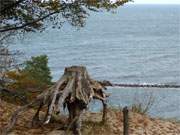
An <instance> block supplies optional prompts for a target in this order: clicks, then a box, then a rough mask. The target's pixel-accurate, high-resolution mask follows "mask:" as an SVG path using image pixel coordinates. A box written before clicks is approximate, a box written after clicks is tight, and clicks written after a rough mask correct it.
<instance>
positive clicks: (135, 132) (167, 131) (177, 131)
mask: <svg viewBox="0 0 180 135" xmlns="http://www.w3.org/2000/svg"><path fill="white" fill-rule="evenodd" d="M17 108H18V107H17V106H15V105H13V104H9V103H6V102H4V101H0V116H1V117H0V130H2V129H3V127H4V126H5V125H6V124H7V121H8V119H9V116H10V115H11V114H12V112H13V111H14V110H16V109H17ZM33 114H34V110H32V109H31V110H29V111H28V112H25V113H23V114H22V115H21V117H20V119H19V121H18V123H17V125H16V127H15V129H14V130H13V132H12V133H10V134H11V135H61V134H71V133H70V132H68V133H67V132H66V133H65V131H64V130H61V129H60V128H61V127H62V126H63V125H64V124H65V123H66V122H65V121H66V117H62V118H61V120H60V121H58V122H54V123H51V124H48V125H41V126H39V127H36V128H31V126H30V125H31V124H30V123H31V121H30V119H31V118H32V115H33ZM129 117H130V129H129V132H130V135H180V123H175V122H168V121H163V120H159V119H153V118H150V117H148V116H144V115H140V114H137V113H132V112H130V116H129ZM83 119H84V120H83V128H82V134H83V135H115V134H118V135H121V134H122V132H123V123H122V121H123V117H122V112H121V111H117V110H114V109H110V110H109V111H108V120H107V124H106V125H103V124H102V123H101V122H100V121H101V113H90V112H87V113H85V117H84V118H83Z"/></svg>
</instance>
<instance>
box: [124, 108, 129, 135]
mask: <svg viewBox="0 0 180 135" xmlns="http://www.w3.org/2000/svg"><path fill="white" fill-rule="evenodd" d="M128 113H129V111H128V108H127V107H124V108H123V135H129V132H128V130H129V129H128V128H129V122H128V120H129V114H128Z"/></svg>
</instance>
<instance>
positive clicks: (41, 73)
mask: <svg viewBox="0 0 180 135" xmlns="http://www.w3.org/2000/svg"><path fill="white" fill-rule="evenodd" d="M22 71H23V72H25V73H27V74H28V76H29V78H30V79H32V80H36V82H37V83H39V86H45V85H51V84H52V82H51V80H52V77H51V72H50V69H49V67H48V57H47V56H46V55H40V56H36V57H32V58H31V60H28V61H26V62H25V67H24V69H23V70H22Z"/></svg>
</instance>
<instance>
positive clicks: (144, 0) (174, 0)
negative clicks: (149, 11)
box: [134, 0, 180, 4]
mask: <svg viewBox="0 0 180 135" xmlns="http://www.w3.org/2000/svg"><path fill="white" fill-rule="evenodd" d="M134 3H135V4H180V0H134Z"/></svg>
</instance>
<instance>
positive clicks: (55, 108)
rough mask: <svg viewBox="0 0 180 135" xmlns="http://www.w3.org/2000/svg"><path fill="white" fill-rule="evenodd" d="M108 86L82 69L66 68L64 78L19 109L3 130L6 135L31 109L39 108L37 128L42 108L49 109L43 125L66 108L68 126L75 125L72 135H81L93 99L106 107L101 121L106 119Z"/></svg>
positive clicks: (34, 121)
mask: <svg viewBox="0 0 180 135" xmlns="http://www.w3.org/2000/svg"><path fill="white" fill-rule="evenodd" d="M104 89H105V86H103V83H100V82H98V81H96V80H93V79H91V78H90V76H89V75H88V72H87V70H86V68H85V67H83V66H72V67H67V68H65V70H64V74H63V75H62V77H61V78H60V79H59V80H58V81H57V82H56V84H55V85H53V86H52V87H51V88H49V89H48V90H45V91H44V92H43V93H42V94H40V95H39V96H37V98H36V100H35V101H33V102H31V103H29V104H28V105H26V106H24V107H22V108H20V109H18V110H17V111H16V112H15V113H14V114H13V115H12V117H11V121H10V122H9V124H8V125H7V127H6V128H5V130H4V132H3V133H4V134H7V133H8V132H9V131H10V130H11V129H12V128H13V126H14V124H15V123H16V119H17V117H18V115H19V113H21V112H23V111H26V110H27V109H28V108H29V107H31V106H32V105H33V106H38V109H37V112H36V114H35V115H34V117H33V120H32V124H33V125H36V124H37V123H38V121H39V112H40V110H41V109H42V107H43V106H48V107H47V108H48V109H47V111H46V115H45V117H44V124H47V123H49V121H50V119H51V116H52V114H53V113H54V112H55V113H57V112H58V113H59V112H60V111H61V108H62V107H64V106H67V109H68V111H69V123H70V124H69V125H72V127H71V128H72V129H73V133H74V134H77V135H80V129H81V115H82V112H83V110H85V109H87V106H88V104H89V102H90V101H91V100H92V99H98V100H100V101H101V102H102V104H103V117H102V121H103V122H105V120H106V113H107V104H106V98H107V96H108V95H107V94H105V93H104V91H103V90H104Z"/></svg>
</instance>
